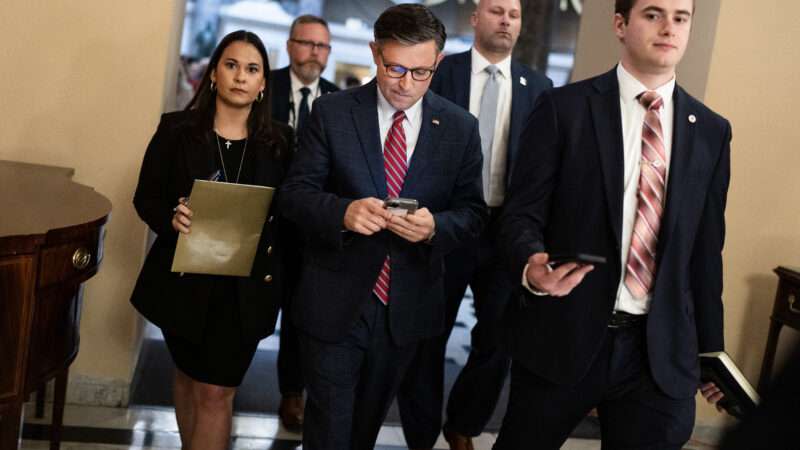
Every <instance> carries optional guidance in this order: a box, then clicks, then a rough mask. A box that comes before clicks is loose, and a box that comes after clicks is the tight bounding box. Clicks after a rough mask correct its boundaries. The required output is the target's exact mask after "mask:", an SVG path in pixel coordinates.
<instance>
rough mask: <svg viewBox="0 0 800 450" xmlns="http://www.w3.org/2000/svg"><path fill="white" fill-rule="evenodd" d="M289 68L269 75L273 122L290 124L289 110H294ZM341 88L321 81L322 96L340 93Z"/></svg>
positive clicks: (326, 81)
mask: <svg viewBox="0 0 800 450" xmlns="http://www.w3.org/2000/svg"><path fill="white" fill-rule="evenodd" d="M289 70H290V69H289V66H286V67H284V68H282V69H277V70H273V71H271V72H270V73H269V81H270V83H269V86H270V87H269V89H270V95H271V97H270V102H271V103H270V104H271V105H272V120H277V121H278V122H281V123H285V124H288V123H289V117H290V115H289V110H290V109H291V108H292V103H291V95H292V79H291V76H290V75H289ZM338 90H339V88H338V87H336V85H335V84H333V83H331V82H330V81H328V80H326V79H324V78H321V77H320V79H319V91H320V94H322V95H325V94H329V93H331V92H336V91H338Z"/></svg>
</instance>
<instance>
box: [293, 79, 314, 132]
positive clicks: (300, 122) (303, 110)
mask: <svg viewBox="0 0 800 450" xmlns="http://www.w3.org/2000/svg"><path fill="white" fill-rule="evenodd" d="M310 93H311V89H309V88H307V87H305V86H303V87H301V88H300V94H302V95H303V98H302V99H300V108H298V110H297V125H296V127H295V131H296V132H297V134H300V130H302V129H303V126H304V125H305V124H306V122H307V121H308V94H310Z"/></svg>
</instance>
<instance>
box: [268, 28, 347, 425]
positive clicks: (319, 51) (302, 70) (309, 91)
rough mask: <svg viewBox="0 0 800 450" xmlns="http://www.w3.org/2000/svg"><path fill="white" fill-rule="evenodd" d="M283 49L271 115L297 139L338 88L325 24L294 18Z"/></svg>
mask: <svg viewBox="0 0 800 450" xmlns="http://www.w3.org/2000/svg"><path fill="white" fill-rule="evenodd" d="M286 52H287V53H288V54H289V65H288V66H286V67H284V68H282V69H277V70H273V71H272V72H270V83H269V86H270V92H271V94H270V101H271V105H272V118H273V119H275V120H277V121H278V122H283V123H285V124H287V125H289V126H291V127H292V128H294V129H295V137H299V133H300V131H301V128H303V125H304V124H305V122H307V121H308V116H309V113H310V111H311V109H312V105H313V103H314V100H316V99H317V98H319V97H320V96H321V95H325V94H328V93H331V92H336V91H338V90H339V88H338V87H336V85H335V84H333V83H331V82H330V81H328V80H326V79H325V78H322V77H321V76H320V75H321V74H322V72H323V71H324V70H325V66H326V65H327V64H328V56H329V55H330V53H331V33H330V30H329V29H328V22H326V21H325V19H323V18H321V17H317V16H313V15H310V14H306V15H302V16H299V17H297V18H296V19H294V22H292V25H291V27H290V28H289V39H288V40H287V41H286ZM298 264H299V259H298ZM281 309H282V311H283V313H282V314H281V329H280V348H279V349H278V388H279V389H280V391H281V404H280V406H279V408H278V416H279V417H280V419H281V422H282V423H283V425H284V426H285V427H287V428H290V429H293V428H297V427H301V426H302V425H303V390H304V384H303V371H302V369H301V365H300V350H299V348H298V347H299V345H298V343H297V330H295V328H294V326H293V325H292V321H291V320H290V319H289V317H290V316H291V305H290V304H285V305H282V307H281Z"/></svg>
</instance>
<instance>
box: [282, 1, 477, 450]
mask: <svg viewBox="0 0 800 450" xmlns="http://www.w3.org/2000/svg"><path fill="white" fill-rule="evenodd" d="M374 33H375V41H374V42H372V43H371V44H370V48H371V50H372V55H373V60H374V61H375V65H376V66H377V75H376V77H375V80H374V81H372V82H370V83H369V84H367V85H365V86H362V87H359V88H354V89H350V90H347V91H343V92H339V93H335V94H331V95H327V96H325V97H322V98H321V99H319V100H318V101H317V103H316V104H315V105H314V111H313V112H312V114H311V117H310V120H309V123H308V126H307V128H306V130H305V131H304V132H303V133H302V134H301V138H300V149H299V150H298V152H297V155H296V158H295V161H294V164H293V165H292V168H291V170H290V172H289V175H288V176H287V178H286V181H285V183H284V185H283V186H282V188H281V189H282V192H281V195H282V198H281V202H282V208H283V211H284V214H285V215H286V216H287V218H289V219H290V220H291V221H293V222H294V223H296V224H298V225H299V226H300V228H301V229H302V231H303V233H304V235H305V236H306V246H305V251H304V254H303V268H302V271H301V275H300V278H301V279H300V283H299V284H298V289H297V291H296V294H295V296H294V299H293V303H292V307H293V311H292V319H293V321H294V323H295V325H296V326H297V327H298V328H299V329H300V333H299V334H300V349H301V359H302V361H303V369H304V374H305V375H306V390H307V392H308V399H307V402H306V416H305V427H304V433H303V448H305V449H309V450H317V449H358V450H361V449H363V450H367V449H372V448H374V445H375V440H376V439H377V436H378V431H379V430H380V427H381V424H382V423H383V420H384V418H385V417H386V413H387V411H388V408H389V404H390V403H391V401H392V399H393V398H394V396H395V394H396V392H397V389H398V387H399V385H400V382H401V381H402V379H403V375H404V374H405V372H406V369H407V368H408V366H409V364H410V363H411V360H412V359H413V357H414V355H415V353H416V349H417V346H418V344H419V342H421V341H422V340H424V339H427V338H430V337H433V336H436V335H439V334H441V333H442V332H443V330H444V310H445V294H444V280H443V272H444V255H446V254H447V253H449V252H450V251H452V250H453V249H454V248H458V247H460V246H462V245H464V243H465V242H467V241H468V240H470V239H474V238H475V237H477V236H478V234H479V233H480V230H481V228H482V227H483V225H484V222H485V219H486V205H485V203H484V202H483V199H482V196H481V167H482V164H481V162H482V157H481V150H480V137H479V133H478V122H477V120H475V118H474V117H472V116H471V115H470V114H469V113H468V112H467V111H464V110H463V109H461V108H459V107H457V106H456V105H453V104H452V103H450V102H448V101H446V100H444V99H442V98H441V97H439V96H438V95H436V94H434V93H433V92H429V91H428V86H429V85H430V83H431V76H432V75H433V72H434V71H435V69H436V66H437V65H438V64H439V62H440V61H441V58H442V55H441V51H442V49H443V48H444V42H445V37H446V34H445V30H444V25H442V23H441V22H440V21H439V19H437V18H436V17H435V16H434V15H433V14H432V13H431V12H430V10H428V9H427V8H425V7H424V6H421V5H415V4H403V5H398V6H393V7H391V8H389V9H387V10H386V11H384V12H383V13H382V14H381V16H380V17H379V18H378V20H377V21H376V22H375V26H374ZM387 196H388V197H402V198H408V199H413V200H416V201H417V202H418V203H419V208H418V209H416V211H414V212H409V213H408V214H406V215H395V214H394V213H392V212H390V211H389V210H387V209H385V208H384V202H383V201H382V199H384V198H386V197H387Z"/></svg>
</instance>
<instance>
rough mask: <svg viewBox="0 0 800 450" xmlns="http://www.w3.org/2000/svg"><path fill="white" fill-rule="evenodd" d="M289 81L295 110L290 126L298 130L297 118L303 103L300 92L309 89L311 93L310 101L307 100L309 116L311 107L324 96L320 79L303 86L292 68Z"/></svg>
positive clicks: (309, 95)
mask: <svg viewBox="0 0 800 450" xmlns="http://www.w3.org/2000/svg"><path fill="white" fill-rule="evenodd" d="M289 80H290V83H291V88H292V108H293V109H292V117H291V118H290V119H291V120H289V125H291V127H292V128H297V117H299V114H300V102H301V101H303V93H302V92H300V89H302V88H304V87H307V88H308V90H309V91H311V92H310V93H309V94H308V99H307V100H306V103H307V104H308V112H309V114H310V113H311V105H312V104H313V103H314V100H316V99H317V97H319V96H320V95H322V92H320V88H319V78H317V79H316V80H314V82H313V83H311V84H303V82H302V81H300V78H297V75H295V74H294V72H293V71H292V69H291V68H290V69H289Z"/></svg>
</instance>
